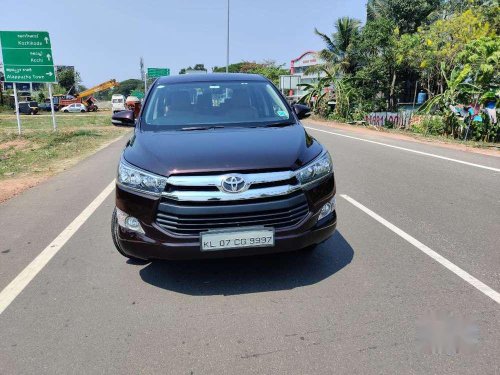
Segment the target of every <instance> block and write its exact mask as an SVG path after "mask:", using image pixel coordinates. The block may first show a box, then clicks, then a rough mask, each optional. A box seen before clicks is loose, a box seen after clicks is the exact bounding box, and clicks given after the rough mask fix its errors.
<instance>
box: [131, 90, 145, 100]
mask: <svg viewBox="0 0 500 375" xmlns="http://www.w3.org/2000/svg"><path fill="white" fill-rule="evenodd" d="M130 96H135V97H136V98H137V99H142V98H144V93H143V92H142V91H139V90H133V91H132V92H131V93H130Z"/></svg>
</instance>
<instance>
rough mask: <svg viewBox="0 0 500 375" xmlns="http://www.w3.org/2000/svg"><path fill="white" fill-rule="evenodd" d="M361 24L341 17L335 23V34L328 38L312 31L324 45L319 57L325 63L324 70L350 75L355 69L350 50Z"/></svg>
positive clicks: (315, 30) (316, 30)
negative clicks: (338, 71)
mask: <svg viewBox="0 0 500 375" xmlns="http://www.w3.org/2000/svg"><path fill="white" fill-rule="evenodd" d="M360 25H361V22H360V21H359V20H357V19H354V18H349V17H343V18H339V19H338V20H337V21H336V22H335V32H334V33H333V34H332V35H331V36H328V35H326V34H324V33H322V32H320V31H318V29H316V28H315V29H314V32H315V33H316V35H318V36H319V37H320V38H321V39H323V42H324V43H325V48H324V49H323V50H321V51H320V52H319V56H320V57H321V58H322V59H323V60H325V61H326V64H325V68H326V69H327V70H329V71H334V70H340V71H341V72H343V73H346V74H351V73H353V72H354V70H355V68H356V62H355V60H354V59H353V58H352V55H351V54H350V49H351V46H352V44H353V43H354V41H355V40H356V38H357V37H358V35H359V30H360Z"/></svg>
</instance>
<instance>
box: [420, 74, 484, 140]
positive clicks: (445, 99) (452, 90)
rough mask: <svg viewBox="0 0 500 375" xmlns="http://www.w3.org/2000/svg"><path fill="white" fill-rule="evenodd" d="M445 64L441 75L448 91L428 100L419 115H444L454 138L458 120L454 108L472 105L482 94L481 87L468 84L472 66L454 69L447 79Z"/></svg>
mask: <svg viewBox="0 0 500 375" xmlns="http://www.w3.org/2000/svg"><path fill="white" fill-rule="evenodd" d="M444 68H445V67H444V64H442V65H441V75H442V76H443V78H444V80H445V82H446V90H444V91H443V93H441V94H437V95H435V96H433V97H432V98H430V99H429V100H427V101H426V102H425V103H424V104H423V105H422V107H420V109H419V113H424V114H430V113H433V112H436V111H439V112H442V113H443V114H444V120H445V123H447V125H448V129H447V130H448V132H449V133H451V135H452V136H453V137H454V136H455V135H456V134H455V128H456V125H457V119H456V116H455V114H454V112H453V111H452V108H453V107H455V106H456V105H457V104H460V103H470V102H471V101H472V100H473V98H474V97H476V98H477V97H478V95H479V94H480V93H481V89H480V87H478V86H476V85H473V84H472V83H470V82H468V79H469V77H470V73H471V67H470V65H465V66H464V67H463V68H462V69H457V68H455V69H453V71H452V72H451V74H450V78H448V77H446V73H445V69H444Z"/></svg>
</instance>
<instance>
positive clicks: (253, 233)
mask: <svg viewBox="0 0 500 375" xmlns="http://www.w3.org/2000/svg"><path fill="white" fill-rule="evenodd" d="M271 246H274V229H273V228H248V229H241V228H236V229H235V228H231V229H223V230H216V231H209V232H204V233H201V250H202V251H215V250H230V249H241V248H246V247H271Z"/></svg>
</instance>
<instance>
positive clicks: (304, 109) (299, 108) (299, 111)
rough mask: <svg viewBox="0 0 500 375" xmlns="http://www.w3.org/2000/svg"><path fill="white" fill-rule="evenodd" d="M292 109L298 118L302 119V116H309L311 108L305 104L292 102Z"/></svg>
mask: <svg viewBox="0 0 500 375" xmlns="http://www.w3.org/2000/svg"><path fill="white" fill-rule="evenodd" d="M293 110H294V111H295V114H296V115H297V117H298V118H299V120H302V119H304V118H307V117H309V116H311V108H309V107H308V106H307V105H304V104H294V105H293Z"/></svg>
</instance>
